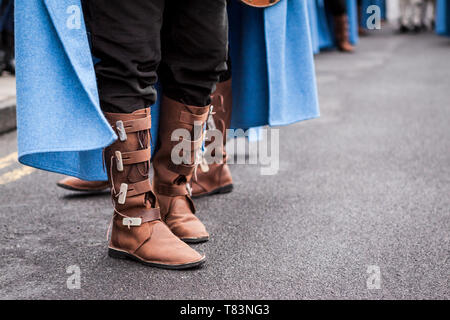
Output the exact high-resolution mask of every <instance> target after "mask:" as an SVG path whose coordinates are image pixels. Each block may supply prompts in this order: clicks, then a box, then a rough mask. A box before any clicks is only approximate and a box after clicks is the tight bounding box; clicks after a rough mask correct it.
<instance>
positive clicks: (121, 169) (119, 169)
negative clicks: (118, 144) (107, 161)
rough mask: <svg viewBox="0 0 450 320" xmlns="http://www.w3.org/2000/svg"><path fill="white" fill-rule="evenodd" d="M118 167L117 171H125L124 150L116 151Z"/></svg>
mask: <svg viewBox="0 0 450 320" xmlns="http://www.w3.org/2000/svg"><path fill="white" fill-rule="evenodd" d="M115 154H116V168H117V171H119V172H122V171H123V160H122V152H120V151H116V152H115Z"/></svg>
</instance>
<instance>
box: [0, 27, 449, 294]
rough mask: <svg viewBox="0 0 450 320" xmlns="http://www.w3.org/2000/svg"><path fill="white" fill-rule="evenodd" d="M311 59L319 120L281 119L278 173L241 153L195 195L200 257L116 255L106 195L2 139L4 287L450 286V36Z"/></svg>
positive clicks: (202, 290)
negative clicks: (201, 230)
mask: <svg viewBox="0 0 450 320" xmlns="http://www.w3.org/2000/svg"><path fill="white" fill-rule="evenodd" d="M316 61H317V75H318V83H319V96H320V102H321V113H322V117H321V118H320V119H318V120H312V121H308V122H304V123H300V124H296V125H293V126H289V127H283V128H281V129H280V142H281V143H280V169H279V172H278V174H277V175H274V176H262V175H261V174H260V167H258V166H256V165H248V166H243V165H236V166H233V167H232V172H233V175H234V179H235V191H234V192H233V193H232V194H229V195H224V196H215V197H211V198H206V199H202V200H198V201H196V204H197V207H198V215H199V217H200V218H201V219H202V220H203V221H204V223H205V224H206V226H207V228H208V229H209V231H210V233H211V234H212V240H211V241H210V242H208V243H206V244H201V245H196V246H195V248H197V249H198V250H199V251H201V252H204V253H205V254H206V255H207V258H208V261H207V263H206V265H205V266H204V267H203V268H201V269H197V270H192V271H182V272H180V271H165V270H159V269H152V268H148V267H144V266H142V265H140V264H136V263H134V262H131V261H118V260H114V259H111V258H109V257H108V256H107V250H106V248H107V241H106V230H107V227H108V223H109V219H110V217H111V214H112V212H111V207H110V206H111V203H110V200H109V197H108V195H107V194H102V195H94V196H89V197H82V196H79V195H76V194H72V193H70V192H68V191H64V190H62V189H59V188H57V187H56V185H55V183H56V181H57V180H58V179H60V178H61V176H59V175H57V174H53V173H47V172H42V171H38V170H32V169H28V168H25V167H22V166H20V165H19V164H17V163H15V162H14V160H13V159H14V152H16V141H15V140H16V133H14V132H13V133H9V134H5V135H2V136H0V158H1V160H0V298H1V299H7V298H13V299H16V298H25V299H35V298H44V299H50V298H56V299H94V298H100V299H134V298H137V299H191V298H195V299H325V298H331V299H340V298H343V299H350V298H356V299H411V298H419V299H422V298H425V299H437V298H444V299H448V298H450V294H449V291H450V290H449V278H450V277H449V270H450V268H449V248H450V241H449V240H450V239H449V237H450V232H449V231H450V123H449V122H450V40H449V39H447V38H441V37H438V36H435V35H432V34H426V35H419V36H413V35H405V36H398V35H393V34H392V33H391V32H388V31H385V32H380V33H375V34H372V35H370V36H369V37H366V38H363V39H362V40H361V43H360V45H359V46H358V49H357V53H355V54H339V53H337V52H328V53H323V54H320V55H319V56H317V58H316ZM299 63H301V61H299ZM74 265H75V266H78V267H79V268H80V271H81V282H80V289H69V288H68V287H67V279H68V277H69V276H70V274H68V273H66V271H67V268H68V267H69V266H74ZM378 280H380V281H378Z"/></svg>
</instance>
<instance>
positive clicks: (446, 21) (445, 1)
mask: <svg viewBox="0 0 450 320" xmlns="http://www.w3.org/2000/svg"><path fill="white" fill-rule="evenodd" d="M436 32H437V34H440V35H443V36H447V37H450V1H449V0H437V3H436Z"/></svg>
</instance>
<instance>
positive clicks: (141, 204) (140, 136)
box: [105, 109, 160, 227]
mask: <svg viewBox="0 0 450 320" xmlns="http://www.w3.org/2000/svg"><path fill="white" fill-rule="evenodd" d="M105 115H106V117H107V119H108V121H109V122H110V123H111V126H112V128H113V130H114V131H115V132H116V133H117V136H118V138H119V139H118V141H117V142H115V143H114V144H113V145H111V146H110V147H108V148H107V149H106V150H105V156H106V159H105V160H106V162H107V167H108V176H109V180H110V184H111V194H112V199H113V202H114V211H115V214H117V215H120V216H121V217H122V221H123V225H127V226H128V227H132V226H140V225H142V224H143V223H146V222H150V221H154V220H158V219H160V213H159V209H158V208H155V207H154V203H155V202H156V201H155V198H156V197H155V195H154V194H153V191H152V185H151V182H150V180H149V170H150V158H151V148H150V132H149V130H150V129H151V115H150V109H144V110H143V111H141V112H140V113H139V112H138V113H133V114H114V113H106V114H105ZM152 202H153V204H152Z"/></svg>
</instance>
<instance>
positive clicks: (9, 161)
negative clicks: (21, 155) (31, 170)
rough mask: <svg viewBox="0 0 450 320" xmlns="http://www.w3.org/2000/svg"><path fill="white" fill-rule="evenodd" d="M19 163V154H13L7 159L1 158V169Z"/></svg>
mask: <svg viewBox="0 0 450 320" xmlns="http://www.w3.org/2000/svg"><path fill="white" fill-rule="evenodd" d="M16 161H17V152H13V153H11V154H10V155H7V156H6V157H3V158H0V169H3V168H5V167H8V166H10V165H12V164H13V163H14V162H16Z"/></svg>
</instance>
